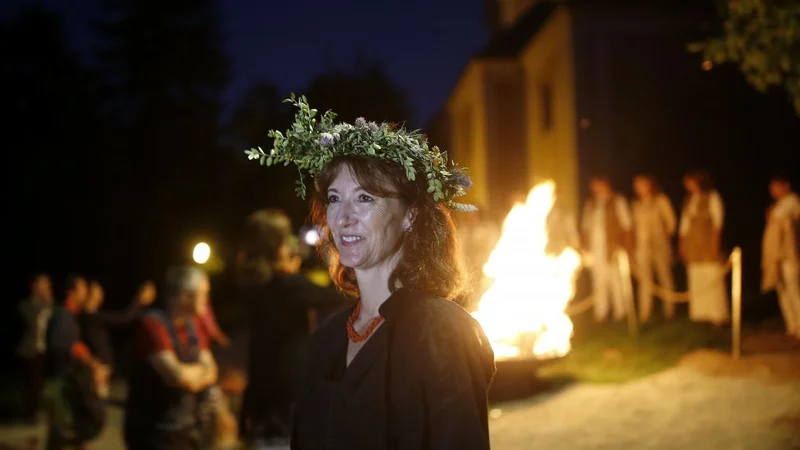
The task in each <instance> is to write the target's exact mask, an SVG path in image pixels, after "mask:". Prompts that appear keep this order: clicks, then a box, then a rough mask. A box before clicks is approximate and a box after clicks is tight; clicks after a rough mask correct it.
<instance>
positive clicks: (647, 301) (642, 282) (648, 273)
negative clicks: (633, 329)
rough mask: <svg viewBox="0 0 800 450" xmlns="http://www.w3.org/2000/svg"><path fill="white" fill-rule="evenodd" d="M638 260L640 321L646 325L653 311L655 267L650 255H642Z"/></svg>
mask: <svg viewBox="0 0 800 450" xmlns="http://www.w3.org/2000/svg"><path fill="white" fill-rule="evenodd" d="M638 259H639V261H638V262H637V265H636V267H637V275H638V282H639V289H638V290H639V321H640V322H642V323H645V322H647V321H648V320H650V314H651V313H652V311H653V265H652V260H651V258H650V255H647V254H640V255H639V258H638Z"/></svg>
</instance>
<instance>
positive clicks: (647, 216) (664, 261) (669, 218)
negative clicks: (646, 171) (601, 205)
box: [633, 175, 678, 323]
mask: <svg viewBox="0 0 800 450" xmlns="http://www.w3.org/2000/svg"><path fill="white" fill-rule="evenodd" d="M633 190H634V192H635V193H636V197H637V198H636V200H634V202H633V223H634V226H633V229H634V235H635V249H636V250H635V260H636V271H637V275H638V281H639V320H640V321H641V322H642V323H644V322H647V321H648V320H649V319H650V315H651V313H652V310H653V272H654V271H655V273H656V275H657V276H658V283H659V284H660V285H661V287H662V288H664V289H665V290H666V291H667V292H669V293H672V292H674V290H675V282H674V279H673V277H672V253H673V246H672V237H673V236H674V235H675V231H676V229H677V227H678V224H677V222H678V220H677V218H676V216H675V209H673V207H672V203H671V202H670V201H669V198H668V197H667V196H666V195H664V193H663V192H661V191H660V190H659V189H658V186H657V185H656V183H655V180H654V178H653V177H652V176H650V175H637V176H636V177H634V179H633ZM661 300H662V301H663V302H664V317H666V318H667V319H671V318H672V316H674V315H675V304H674V303H673V302H672V298H671V297H669V298H664V297H662V298H661Z"/></svg>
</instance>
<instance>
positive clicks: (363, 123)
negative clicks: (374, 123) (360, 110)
mask: <svg viewBox="0 0 800 450" xmlns="http://www.w3.org/2000/svg"><path fill="white" fill-rule="evenodd" d="M356 126H357V127H358V128H364V127H366V126H367V121H366V120H364V118H363V117H359V118H358V119H356Z"/></svg>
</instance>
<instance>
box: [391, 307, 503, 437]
mask: <svg viewBox="0 0 800 450" xmlns="http://www.w3.org/2000/svg"><path fill="white" fill-rule="evenodd" d="M435 309H439V308H435ZM450 313H453V314H450ZM426 315H427V316H440V317H433V318H431V317H425V316H426ZM451 315H452V316H456V317H444V316H451ZM417 319H419V321H421V322H422V323H420V324H419V325H420V328H418V329H417V328H416V327H414V330H413V333H414V334H416V337H412V336H404V337H402V338H401V337H400V335H397V336H395V339H398V338H399V339H402V340H403V341H404V342H403V344H402V345H399V346H397V347H395V349H400V348H403V350H401V352H402V353H401V354H402V355H403V356H402V358H401V359H394V360H393V364H396V365H399V366H402V367H396V366H394V365H393V366H392V367H391V368H390V370H391V372H392V373H391V375H390V376H391V377H392V378H391V379H390V384H392V385H393V386H391V387H390V389H392V390H393V394H392V398H391V400H392V403H394V404H393V405H392V414H391V415H390V421H391V422H390V427H391V433H390V436H391V438H392V440H393V441H394V442H393V443H395V444H396V447H393V448H397V449H398V450H418V449H420V448H425V449H429V450H488V449H489V425H488V420H489V419H488V403H487V399H486V396H487V391H488V389H489V383H490V380H491V378H492V376H493V374H494V370H495V366H494V355H493V353H492V350H491V346H490V345H489V341H488V339H487V338H486V336H485V335H484V333H483V331H482V330H481V329H480V327H479V326H478V324H477V322H475V321H474V320H470V319H471V318H469V317H466V318H465V317H460V314H459V313H458V312H457V311H453V310H451V309H450V308H441V309H439V310H438V311H436V310H434V309H432V310H431V311H426V312H424V313H422V314H420V315H419V317H416V318H415V319H414V320H415V322H417ZM467 321H469V322H470V323H469V324H467ZM425 322H428V323H425ZM398 325H401V324H398ZM399 334H406V333H399ZM406 338H408V339H410V340H411V342H405V340H406ZM409 344H410V345H409Z"/></svg>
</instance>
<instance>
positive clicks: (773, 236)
mask: <svg viewBox="0 0 800 450" xmlns="http://www.w3.org/2000/svg"><path fill="white" fill-rule="evenodd" d="M769 192H770V195H771V196H772V198H773V199H774V200H775V202H774V203H773V204H772V205H771V206H770V208H769V211H768V212H767V224H766V227H765V229H764V237H763V240H762V253H761V268H762V271H761V275H762V279H761V288H762V291H764V292H766V291H771V290H772V289H775V290H777V292H778V301H779V303H780V307H781V312H782V313H783V319H784V321H785V322H786V332H787V334H789V335H790V336H794V337H795V338H798V339H800V248H799V244H800V197H798V195H797V194H795V193H794V192H792V188H791V185H790V183H789V180H788V179H787V178H783V177H774V178H773V179H772V180H771V182H770V184H769Z"/></svg>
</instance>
